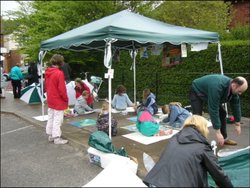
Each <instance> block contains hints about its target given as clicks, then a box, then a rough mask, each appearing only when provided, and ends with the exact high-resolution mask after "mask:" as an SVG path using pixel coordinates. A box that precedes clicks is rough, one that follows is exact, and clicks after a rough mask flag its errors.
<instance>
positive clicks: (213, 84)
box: [189, 74, 248, 145]
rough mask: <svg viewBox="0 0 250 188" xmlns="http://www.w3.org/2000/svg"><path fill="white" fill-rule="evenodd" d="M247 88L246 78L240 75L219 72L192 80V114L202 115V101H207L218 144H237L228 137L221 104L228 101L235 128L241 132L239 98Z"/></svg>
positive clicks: (238, 132) (224, 113)
mask: <svg viewBox="0 0 250 188" xmlns="http://www.w3.org/2000/svg"><path fill="white" fill-rule="evenodd" d="M247 88H248V83H247V80H246V79H245V78H243V77H241V76H239V77H236V78H234V79H232V78H229V77H227V76H224V75H221V74H212V75H206V76H203V77H201V78H197V79H195V80H194V81H193V82H192V87H191V91H190V96H189V97H190V101H191V107H192V112H193V114H198V115H202V108H203V103H204V102H207V103H208V113H209V115H210V118H211V121H212V124H213V128H214V129H215V130H216V138H217V141H218V143H219V144H220V145H224V144H227V145H237V143H236V142H235V141H233V140H230V139H228V137H227V129H226V111H225V109H224V108H223V106H222V104H223V103H227V102H229V103H230V105H231V108H232V112H233V115H234V117H235V129H236V132H237V134H238V135H239V134H240V133H241V127H240V119H241V108H240V98H239V95H241V94H242V93H243V92H245V91H246V90H247Z"/></svg>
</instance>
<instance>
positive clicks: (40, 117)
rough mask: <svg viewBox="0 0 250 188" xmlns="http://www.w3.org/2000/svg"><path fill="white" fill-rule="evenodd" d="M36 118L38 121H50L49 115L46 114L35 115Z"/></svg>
mask: <svg viewBox="0 0 250 188" xmlns="http://www.w3.org/2000/svg"><path fill="white" fill-rule="evenodd" d="M33 118H34V119H36V120H38V121H48V115H44V116H34V117H33Z"/></svg>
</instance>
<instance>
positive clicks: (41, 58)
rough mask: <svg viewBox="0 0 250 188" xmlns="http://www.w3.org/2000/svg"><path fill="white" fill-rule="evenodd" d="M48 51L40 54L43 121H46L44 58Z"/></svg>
mask: <svg viewBox="0 0 250 188" xmlns="http://www.w3.org/2000/svg"><path fill="white" fill-rule="evenodd" d="M46 53H47V51H45V52H44V51H40V52H39V57H38V58H39V64H40V65H39V66H40V74H41V80H40V84H41V90H42V117H43V121H44V98H43V96H44V89H43V88H44V85H43V58H44V57H45V55H46Z"/></svg>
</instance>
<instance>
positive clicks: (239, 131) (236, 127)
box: [235, 122, 241, 135]
mask: <svg viewBox="0 0 250 188" xmlns="http://www.w3.org/2000/svg"><path fill="white" fill-rule="evenodd" d="M235 130H236V132H237V135H240V134H241V126H240V122H236V123H235Z"/></svg>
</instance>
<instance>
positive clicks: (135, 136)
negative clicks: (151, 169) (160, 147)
mask: <svg viewBox="0 0 250 188" xmlns="http://www.w3.org/2000/svg"><path fill="white" fill-rule="evenodd" d="M178 132H179V130H173V133H172V134H171V135H166V136H144V135H142V134H141V133H140V132H133V133H129V134H125V135H122V136H123V137H126V138H128V139H131V140H134V141H136V142H139V143H141V144H144V145H148V144H153V143H156V142H159V141H161V140H165V139H169V138H171V137H172V136H174V135H175V134H176V133H178Z"/></svg>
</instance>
